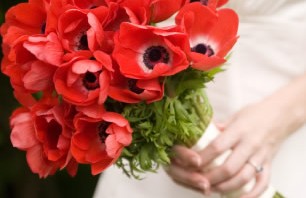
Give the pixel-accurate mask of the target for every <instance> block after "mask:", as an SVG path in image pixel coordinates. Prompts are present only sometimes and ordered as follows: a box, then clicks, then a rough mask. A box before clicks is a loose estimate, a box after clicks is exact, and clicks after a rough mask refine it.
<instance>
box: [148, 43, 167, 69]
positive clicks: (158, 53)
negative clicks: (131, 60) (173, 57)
mask: <svg viewBox="0 0 306 198" xmlns="http://www.w3.org/2000/svg"><path fill="white" fill-rule="evenodd" d="M143 62H144V64H145V65H146V67H147V68H148V69H153V68H154V66H155V65H156V64H157V63H166V64H167V63H168V62H169V53H168V51H167V50H166V48H164V47H162V46H151V47H149V48H148V49H146V51H145V53H144V55H143Z"/></svg>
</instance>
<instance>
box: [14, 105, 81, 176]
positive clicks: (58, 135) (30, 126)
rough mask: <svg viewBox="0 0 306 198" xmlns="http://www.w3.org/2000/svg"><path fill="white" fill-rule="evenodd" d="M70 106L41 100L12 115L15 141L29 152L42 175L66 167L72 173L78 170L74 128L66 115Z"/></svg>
mask: <svg viewBox="0 0 306 198" xmlns="http://www.w3.org/2000/svg"><path fill="white" fill-rule="evenodd" d="M67 108H68V109H69V107H68V106H65V105H56V106H50V105H46V104H37V105H35V106H34V107H33V108H32V109H27V108H19V109H17V110H16V111H15V112H14V113H13V115H12V117H11V127H12V133H11V141H12V144H13V146H14V147H16V148H18V149H21V150H24V151H26V152H27V162H28V164H29V166H30V168H31V170H32V172H34V173H37V174H39V176H40V177H43V178H45V177H47V176H48V175H52V174H54V173H55V172H56V171H57V170H58V169H63V168H65V167H66V168H67V170H68V172H69V174H70V175H72V176H73V175H75V174H76V171H77V164H76V161H75V160H74V159H73V158H72V156H71V154H70V151H69V149H70V141H71V136H72V133H73V130H72V129H71V128H70V127H69V124H67V120H66V119H65V116H67V112H68V111H69V110H68V111H67ZM68 115H69V114H68Z"/></svg>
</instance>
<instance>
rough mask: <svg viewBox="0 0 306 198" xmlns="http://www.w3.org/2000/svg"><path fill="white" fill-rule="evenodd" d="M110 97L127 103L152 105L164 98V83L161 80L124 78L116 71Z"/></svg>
mask: <svg viewBox="0 0 306 198" xmlns="http://www.w3.org/2000/svg"><path fill="white" fill-rule="evenodd" d="M109 96H110V97H111V98H113V99H115V100H117V101H120V102H125V103H138V102H141V101H146V102H147V103H151V102H154V101H158V100H160V99H162V97H163V96H164V82H163V80H162V79H160V78H154V79H149V80H137V79H131V78H126V77H124V76H123V75H122V74H121V73H120V71H118V70H116V71H115V72H114V75H113V79H112V81H111V85H110V88H109Z"/></svg>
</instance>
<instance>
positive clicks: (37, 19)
mask: <svg viewBox="0 0 306 198" xmlns="http://www.w3.org/2000/svg"><path fill="white" fill-rule="evenodd" d="M39 2H42V0H40V1H39ZM25 10H26V12H25ZM46 18H47V16H46V11H45V10H44V8H43V7H42V6H41V5H39V4H36V3H33V1H31V2H29V3H20V4H18V5H16V6H14V7H12V8H10V9H9V10H8V11H7V13H6V15H5V23H4V24H3V25H2V26H1V34H2V36H3V42H4V43H6V44H7V45H9V46H11V45H12V44H13V43H14V42H15V40H17V39H18V38H19V37H21V36H24V35H33V34H41V33H44V27H45V23H46Z"/></svg>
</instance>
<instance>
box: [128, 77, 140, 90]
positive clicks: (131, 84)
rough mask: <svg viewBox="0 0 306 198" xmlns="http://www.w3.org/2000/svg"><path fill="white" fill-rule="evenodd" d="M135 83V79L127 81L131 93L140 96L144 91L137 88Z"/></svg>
mask: <svg viewBox="0 0 306 198" xmlns="http://www.w3.org/2000/svg"><path fill="white" fill-rule="evenodd" d="M136 83H137V80H136V79H129V80H128V87H129V89H130V90H131V91H132V92H134V93H136V94H141V93H142V92H144V89H141V88H139V87H137V85H136Z"/></svg>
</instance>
